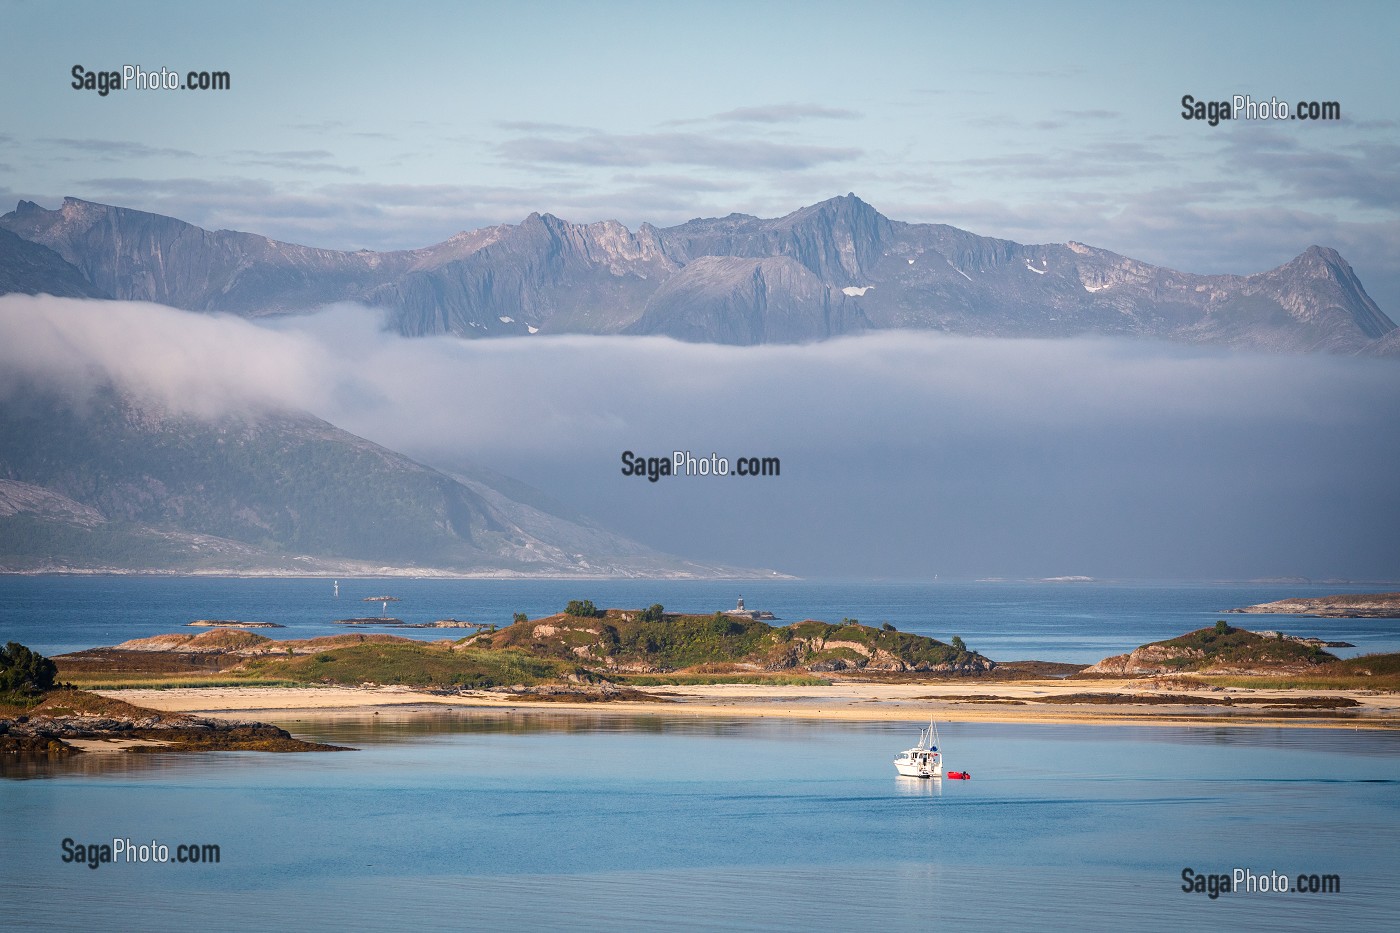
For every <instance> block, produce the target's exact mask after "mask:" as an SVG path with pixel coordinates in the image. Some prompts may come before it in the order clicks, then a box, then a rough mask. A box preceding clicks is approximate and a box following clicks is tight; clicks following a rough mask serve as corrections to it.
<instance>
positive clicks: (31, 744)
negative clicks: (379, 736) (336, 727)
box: [0, 642, 346, 758]
mask: <svg viewBox="0 0 1400 933" xmlns="http://www.w3.org/2000/svg"><path fill="white" fill-rule="evenodd" d="M57 673H58V667H57V665H56V664H55V663H54V662H53V661H52V660H50V659H48V658H46V657H44V656H43V655H41V654H38V653H36V652H34V651H31V650H29V649H28V648H26V647H25V646H24V645H21V644H18V643H16V642H10V643H9V644H7V645H6V646H5V648H4V649H3V650H0V755H4V756H12V755H14V756H29V757H34V756H39V757H46V758H61V757H65V756H68V755H74V754H79V753H82V752H93V751H123V752H155V751H163V752H200V751H265V752H324V751H345V750H346V749H343V748H341V747H340V746H337V745H323V744H320V743H318V742H305V741H302V740H301V739H297V738H293V737H292V735H291V733H289V732H287V731H286V730H285V729H279V728H278V727H276V726H272V725H268V724H267V723H263V722H252V721H246V720H227V719H212V718H205V717H200V716H191V715H188V714H185V713H169V712H160V711H158V710H153V709H147V708H145V707H141V706H134V705H132V704H131V703H126V702H124V701H122V700H117V699H113V698H111V697H105V696H101V695H99V694H96V693H90V692H88V691H86V690H78V689H75V688H74V687H73V686H72V685H70V684H60V683H57V681H56V675H57Z"/></svg>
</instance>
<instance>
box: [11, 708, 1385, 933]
mask: <svg viewBox="0 0 1400 933" xmlns="http://www.w3.org/2000/svg"><path fill="white" fill-rule="evenodd" d="M283 725H286V726H288V727H290V728H292V729H293V730H294V731H296V732H298V733H299V734H302V735H307V736H312V737H319V738H324V739H328V740H331V741H337V742H343V743H350V744H353V745H355V746H357V747H358V748H359V749H360V750H359V751H355V752H346V753H338V754H304V755H258V754H247V753H213V754H207V755H202V756H186V757H181V756H175V755H152V756H116V755H89V756H85V757H84V758H82V759H80V760H78V761H76V762H74V763H73V764H71V765H58V766H50V765H44V766H36V767H30V768H20V767H16V766H11V767H10V768H9V769H8V771H7V772H6V777H7V778H8V779H0V798H2V799H3V805H4V807H3V809H4V820H3V823H4V829H3V832H4V843H3V845H0V878H3V880H4V884H3V885H0V916H4V917H6V918H7V921H6V925H7V926H8V925H11V924H13V923H14V921H15V920H16V919H17V918H23V920H22V922H21V923H19V927H20V928H24V929H36V930H95V929H141V930H152V931H155V930H187V929H302V930H339V929H375V930H380V929H382V930H405V929H413V930H440V929H441V930H447V929H454V930H455V929H472V930H513V929H522V930H536V929H541V930H618V929H623V930H655V929H667V930H670V929H678V930H710V929H741V930H750V929H753V930H865V929H878V928H881V927H887V926H895V927H908V928H913V929H932V928H935V927H941V926H944V925H948V924H952V925H954V928H956V929H972V930H976V929H1039V930H1083V929H1094V930H1125V929H1153V930H1166V929H1260V930H1315V929H1322V928H1329V929H1345V930H1361V929H1385V928H1391V925H1392V924H1393V923H1394V919H1395V917H1396V915H1397V910H1400V888H1397V879H1400V849H1397V847H1396V846H1394V845H1393V838H1394V833H1395V831H1396V830H1397V829H1400V794H1397V790H1400V768H1397V761H1400V757H1397V756H1398V754H1400V735H1394V734H1377V733H1365V732H1352V731H1346V730H1306V729H1299V730H1281V729H1212V728H1201V729H1178V728H1148V727H1098V728H1095V727H1083V726H1017V725H989V724H956V723H955V724H950V725H947V726H945V727H944V728H943V730H942V731H943V736H942V739H943V748H944V750H945V752H946V754H947V756H948V763H949V765H950V766H951V767H955V768H959V769H965V770H968V771H971V772H972V775H973V779H972V780H971V781H968V782H959V781H942V782H937V781H918V780H916V779H902V778H898V777H896V776H895V775H894V772H893V768H892V767H891V765H890V759H891V757H892V756H893V754H894V752H896V751H897V750H899V749H901V748H904V747H906V746H908V745H909V744H911V742H912V740H913V739H914V738H915V736H916V734H917V726H916V725H915V724H910V725H909V726H900V725H894V724H884V723H860V724H839V723H815V722H774V721H759V722H753V721H749V722H744V721H726V720H707V721H693V720H676V719H667V718H663V717H638V718H627V717H610V716H606V715H598V716H585V717H576V716H559V715H551V714H534V713H526V714H522V713H514V714H504V713H489V714H488V713H471V712H453V713H444V714H442V715H438V716H435V717H432V718H429V719H415V720H411V721H410V720H407V719H404V718H396V717H394V716H393V715H391V714H387V713H386V714H382V715H380V716H365V717H361V718H357V719H353V720H348V721H339V722H334V723H332V722H325V721H319V722H318V721H316V720H312V719H307V720H300V721H285V722H283ZM65 837H71V838H74V839H75V840H76V841H79V842H100V841H106V840H110V839H112V838H114V837H119V838H128V837H129V838H131V839H132V840H133V842H138V841H150V840H155V841H157V842H159V843H162V844H166V845H169V846H171V847H172V849H173V846H174V845H175V844H177V843H179V842H189V843H215V844H217V845H219V846H220V861H219V863H218V864H215V865H201V866H190V865H178V864H153V863H148V864H139V863H137V864H114V865H102V866H101V867H100V868H99V869H97V870H90V869H88V868H86V867H84V866H81V865H77V864H64V863H63V862H62V861H61V855H62V849H61V841H62V839H64V838H65ZM1186 867H1191V868H1194V869H1195V870H1197V871H1199V872H1212V873H1213V872H1227V873H1228V872H1230V871H1232V870H1233V869H1234V868H1237V867H1238V868H1241V869H1248V870H1251V871H1253V872H1254V873H1255V874H1257V875H1262V874H1267V873H1269V872H1279V873H1282V874H1286V875H1288V876H1289V877H1290V878H1296V876H1297V875H1298V874H1300V873H1308V874H1311V873H1317V874H1335V875H1338V876H1339V877H1340V879H1341V884H1342V890H1341V893H1339V894H1302V893H1295V892H1290V893H1267V894H1245V893H1238V894H1227V895H1225V896H1222V897H1220V898H1218V899H1214V900H1212V899H1210V898H1209V897H1208V896H1207V895H1205V894H1194V893H1186V892H1183V891H1182V890H1181V883H1182V882H1181V872H1182V869H1183V868H1186Z"/></svg>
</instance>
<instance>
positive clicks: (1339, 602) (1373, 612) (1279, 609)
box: [1225, 593, 1400, 619]
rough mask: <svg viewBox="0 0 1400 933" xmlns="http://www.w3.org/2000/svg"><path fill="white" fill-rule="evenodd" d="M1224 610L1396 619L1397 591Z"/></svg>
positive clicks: (1398, 611) (1399, 614)
mask: <svg viewBox="0 0 1400 933" xmlns="http://www.w3.org/2000/svg"><path fill="white" fill-rule="evenodd" d="M1225 611H1226V612H1234V613H1252V614H1258V615H1280V616H1311V617H1313V618H1317V619H1400V593H1340V594H1338V595H1335V596H1308V597H1298V598H1294V599H1280V600H1277V601H1275V602H1272V603H1259V604H1258V605H1254V606H1245V607H1243V608H1242V609H1226V610H1225Z"/></svg>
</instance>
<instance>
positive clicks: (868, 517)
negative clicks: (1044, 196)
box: [0, 296, 1400, 579]
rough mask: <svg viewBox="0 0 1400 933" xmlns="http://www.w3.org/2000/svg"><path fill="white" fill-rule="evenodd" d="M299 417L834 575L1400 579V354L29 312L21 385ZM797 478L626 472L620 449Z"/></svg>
mask: <svg viewBox="0 0 1400 933" xmlns="http://www.w3.org/2000/svg"><path fill="white" fill-rule="evenodd" d="M105 379H111V380H115V381H117V382H118V383H120V384H121V385H123V386H124V387H126V388H127V389H128V390H129V391H132V392H134V393H137V394H139V395H142V396H144V397H146V398H149V399H153V400H156V401H159V402H160V403H161V404H163V405H167V406H169V407H172V408H174V409H177V410H182V411H189V412H193V413H196V414H204V415H210V414H215V413H218V412H221V411H225V410H229V409H233V408H256V407H258V406H265V405H285V406H294V407H299V408H305V409H308V410H310V411H312V412H314V413H315V414H317V415H319V416H321V417H323V418H325V419H327V420H329V421H331V422H333V423H335V424H337V425H339V426H340V427H343V428H345V429H347V430H350V431H353V432H354V433H356V434H360V435H363V436H365V437H368V438H371V439H372V440H375V441H377V442H379V443H382V444H384V445H386V446H389V447H392V448H395V449H399V450H402V451H404V452H406V453H409V454H411V455H413V456H415V457H417V458H418V459H421V460H425V461H427V462H430V463H434V464H438V465H443V466H451V465H452V464H453V463H457V462H461V461H471V462H475V463H479V464H483V465H485V466H488V467H490V468H492V469H495V470H497V471H499V472H502V473H505V474H507V475H510V476H514V477H516V478H518V479H521V480H524V481H525V482H528V483H531V484H533V485H535V486H537V487H539V488H540V489H542V490H544V491H545V492H547V493H548V494H549V495H551V496H553V497H554V498H556V499H558V500H560V501H561V502H563V503H565V504H567V505H570V506H573V507H575V508H577V509H579V510H580V511H583V512H585V513H587V514H589V515H592V516H594V517H595V518H596V519H598V520H599V521H600V522H602V523H603V524H605V525H607V526H609V527H611V528H613V529H616V530H618V531H622V532H624V533H626V534H629V535H631V536H633V537H635V538H637V539H639V540H641V541H644V542H645V543H647V544H650V545H653V546H655V547H657V548H660V549H662V550H665V551H669V552H672V553H675V554H680V555H684V556H687V557H691V558H696V559H703V560H712V561H717V562H724V563H729V564H738V565H748V566H770V567H776V568H780V569H783V570H785V571H788V572H792V573H797V574H802V575H807V576H827V577H842V578H856V577H870V578H923V579H927V578H932V577H933V576H934V575H935V574H938V575H941V576H942V577H944V578H949V577H977V576H1002V577H1022V576H1030V577H1038V576H1055V575H1069V574H1085V575H1090V576H1095V577H1102V578H1153V579H1249V578H1256V577H1278V576H1303V577H1310V578H1316V579H1324V578H1351V579H1385V578H1389V579H1395V578H1397V577H1400V531H1398V530H1397V529H1400V484H1398V483H1397V482H1396V479H1395V476H1396V470H1395V467H1396V464H1397V463H1400V365H1397V364H1396V363H1395V361H1387V360H1363V359H1350V358H1340V357H1328V356H1269V355H1261V354H1246V353H1231V352H1229V351H1223V350H1219V349H1213V348H1212V349H1206V348H1192V347H1180V346H1166V345H1161V344H1152V343H1142V342H1131V341H1122V340H1107V339H1087V338H1086V339H1079V340H1061V341H1022V340H981V339H972V338H955V337H948V336H943V335H939V334H930V333H913V332H885V333H877V334H871V335H866V336H862V337H857V338H847V339H841V340H834V341H829V342H826V343H822V344H816V345H809V346H800V347H792V346H776V347H750V348H734V347H717V346H707V345H694V344H683V343H677V342H674V341H671V340H668V339H664V338H606V337H553V338H544V337H533V338H520V339H504V340H481V341H463V340H457V339H453V338H429V339H404V338H400V337H397V336H395V335H392V334H389V333H386V332H384V331H383V330H382V329H381V327H380V322H379V319H378V317H377V315H376V314H375V313H374V312H372V311H369V310H366V309H363V308H356V307H336V308H332V309H328V310H327V311H324V312H322V313H320V314H316V315H312V316H306V317H292V318H284V319H280V320H277V321H275V322H272V323H266V322H264V323H263V324H253V323H250V322H248V321H244V320H241V319H237V318H228V317H222V316H210V315H200V314H192V313H186V312H180V311H174V310H171V309H168V308H163V307H158V306H154V305H142V304H136V303H119V302H83V301H73V300H64V299H53V298H47V297H40V298H29V297H24V296H8V297H5V298H0V388H3V390H4V391H5V392H6V393H8V394H13V393H14V392H16V391H23V390H24V386H25V385H26V383H27V382H28V381H29V380H41V381H44V382H47V383H50V384H58V385H61V386H63V387H65V388H66V389H68V390H69V391H70V392H71V394H72V396H73V397H74V398H75V400H77V399H80V398H81V397H82V395H83V393H84V392H86V391H87V390H88V389H89V388H90V387H91V386H93V385H96V384H98V383H99V382H101V381H103V380H105ZM624 450H630V451H633V452H635V453H637V454H640V455H642V456H657V457H665V456H669V455H670V454H671V453H672V452H673V451H675V450H688V451H690V452H692V453H693V454H694V455H695V456H697V457H701V456H708V455H710V454H711V453H712V452H714V453H717V454H719V455H720V456H722V457H727V458H729V460H730V462H731V464H732V463H734V462H735V460H736V458H738V457H740V456H745V457H748V456H754V457H778V458H780V459H781V470H782V473H781V476H778V477H760V478H740V477H735V476H730V477H720V478H712V477H703V478H687V477H663V478H662V479H661V480H660V481H659V482H656V483H652V482H649V481H647V480H646V479H645V478H643V477H625V476H623V475H622V474H621V462H620V459H619V457H620V454H621V453H622V452H623V451H624Z"/></svg>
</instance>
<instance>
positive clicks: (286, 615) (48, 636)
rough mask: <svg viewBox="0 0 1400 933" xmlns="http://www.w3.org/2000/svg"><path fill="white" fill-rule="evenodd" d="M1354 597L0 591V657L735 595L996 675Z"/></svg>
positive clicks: (750, 585)
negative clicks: (1243, 611)
mask: <svg viewBox="0 0 1400 933" xmlns="http://www.w3.org/2000/svg"><path fill="white" fill-rule="evenodd" d="M1363 590H1364V588H1356V587H1352V588H1348V587H1339V586H1335V585H1333V586H1328V585H1317V586H1297V585H1270V586H1236V585H1223V584H1222V585H1208V586H1202V585H1158V586H1134V585H1126V584H1124V585H1105V584H1079V583H1076V584H1011V583H1002V584H976V583H946V584H931V585H930V584H903V585H901V584H848V583H847V584H842V583H808V582H791V581H772V582H762V581H759V582H745V583H732V582H730V583H710V582H704V583H690V582H657V581H608V582H582V581H557V580H548V581H522V580H507V581H500V580H397V579H396V580H367V579H347V580H341V581H340V596H339V597H338V598H337V597H335V596H333V595H332V581H330V580H320V579H317V580H309V579H305V580H288V579H276V580H262V579H231V578H202V577H199V578H189V577H185V578H180V577H176V578H140V577H63V576H45V577H15V576H0V642H3V641H7V640H15V641H19V642H22V643H24V644H27V645H29V646H30V647H32V648H34V649H35V650H37V651H40V652H43V653H46V654H58V653H62V652H65V651H74V650H79V649H82V648H92V647H95V646H98V645H113V644H116V643H118V642H121V641H125V640H127V639H130V638H142V637H145V636H148V635H156V634H160V633H163V632H173V631H188V632H197V631H201V630H200V629H183V628H182V626H184V624H185V623H187V622H190V621H192V620H194V619H238V620H242V621H261V622H277V623H281V624H283V625H286V626H287V627H286V628H285V629H267V630H265V632H264V634H267V635H269V636H271V637H273V638H309V637H313V636H316V635H332V634H340V633H344V632H346V631H365V630H368V631H376V630H377V631H394V630H393V629H360V628H356V629H351V628H349V627H347V626H343V625H336V624H334V623H335V620H336V619H343V618H352V617H359V616H374V615H378V614H379V612H380V604H378V603H366V602H364V601H363V599H364V597H367V596H376V595H393V596H398V597H400V600H401V601H400V602H397V603H390V604H389V608H390V615H392V616H395V617H397V618H400V619H402V620H404V621H405V622H432V621H435V620H437V619H444V618H455V619H462V620H466V621H471V622H495V623H497V624H502V625H504V624H509V623H510V621H511V617H512V615H513V614H514V613H516V612H524V613H526V614H527V615H529V616H530V617H531V618H536V617H539V616H543V615H549V614H552V613H555V612H559V611H560V610H561V609H563V608H564V605H565V603H567V602H568V601H569V600H571V599H591V600H593V602H594V603H595V604H597V605H599V606H612V607H619V608H640V607H643V606H647V605H650V604H651V603H656V602H659V603H662V604H663V605H665V606H666V607H667V608H668V609H675V610H684V611H695V612H713V611H715V610H717V609H729V608H732V607H733V606H734V600H735V599H736V598H737V597H738V596H740V595H742V596H743V597H744V600H745V603H746V605H747V606H748V608H750V609H766V610H768V611H770V612H772V613H774V614H775V615H777V616H778V617H779V618H781V619H782V620H784V621H789V622H791V621H798V620H801V619H809V618H810V619H821V620H824V621H828V622H839V621H840V620H841V619H843V618H854V619H859V620H860V621H862V622H865V623H869V624H879V623H881V622H890V623H892V624H894V625H895V626H897V627H898V628H899V629H901V630H902V631H908V632H916V633H919V634H923V635H930V636H933V637H935V638H939V639H942V640H944V641H946V640H948V639H949V638H951V637H952V636H953V635H959V636H961V637H962V639H963V640H964V641H965V642H967V644H968V645H969V646H970V647H972V648H974V649H976V650H978V651H980V652H982V653H983V654H985V655H987V656H988V657H990V658H992V659H994V660H999V661H1015V660H1026V659H1036V660H1042V661H1064V662H1071V663H1085V664H1088V663H1092V662H1094V661H1098V660H1100V659H1102V658H1104V657H1106V656H1108V655H1112V654H1120V653H1122V652H1125V651H1129V650H1131V649H1133V648H1135V647H1137V646H1138V645H1140V644H1143V643H1145V642H1149V641H1156V640H1159V639H1163V638H1171V637H1174V636H1176V635H1180V634H1182V633H1184V632H1187V631H1190V630H1192V629H1198V628H1202V627H1204V626H1207V625H1211V624H1213V623H1214V622H1215V620H1216V619H1218V618H1222V616H1221V611H1222V610H1225V609H1231V608H1235V607H1238V606H1247V605H1252V604H1255V603H1260V602H1267V601H1271V600H1275V599H1283V598H1285V597H1289V596H1325V595H1328V594H1330V593H1337V592H1348V591H1363ZM1223 618H1227V619H1230V620H1231V621H1232V622H1233V623H1235V624H1241V625H1245V626H1246V627H1250V628H1256V629H1273V630H1279V631H1284V632H1288V633H1290V634H1298V635H1319V636H1323V637H1326V638H1328V639H1329V640H1340V641H1348V642H1351V643H1353V644H1355V645H1356V646H1357V647H1356V648H1355V649H1336V653H1338V654H1340V655H1342V656H1351V655H1355V654H1364V653H1368V652H1376V651H1400V622H1397V620H1394V619H1300V618H1295V617H1291V616H1224V617H1223ZM397 633H398V634H401V635H406V636H408V637H411V638H422V639H427V640H431V639H438V638H444V637H460V636H461V635H463V634H465V633H464V632H461V631H453V630H441V629H406V630H398V632H397Z"/></svg>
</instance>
